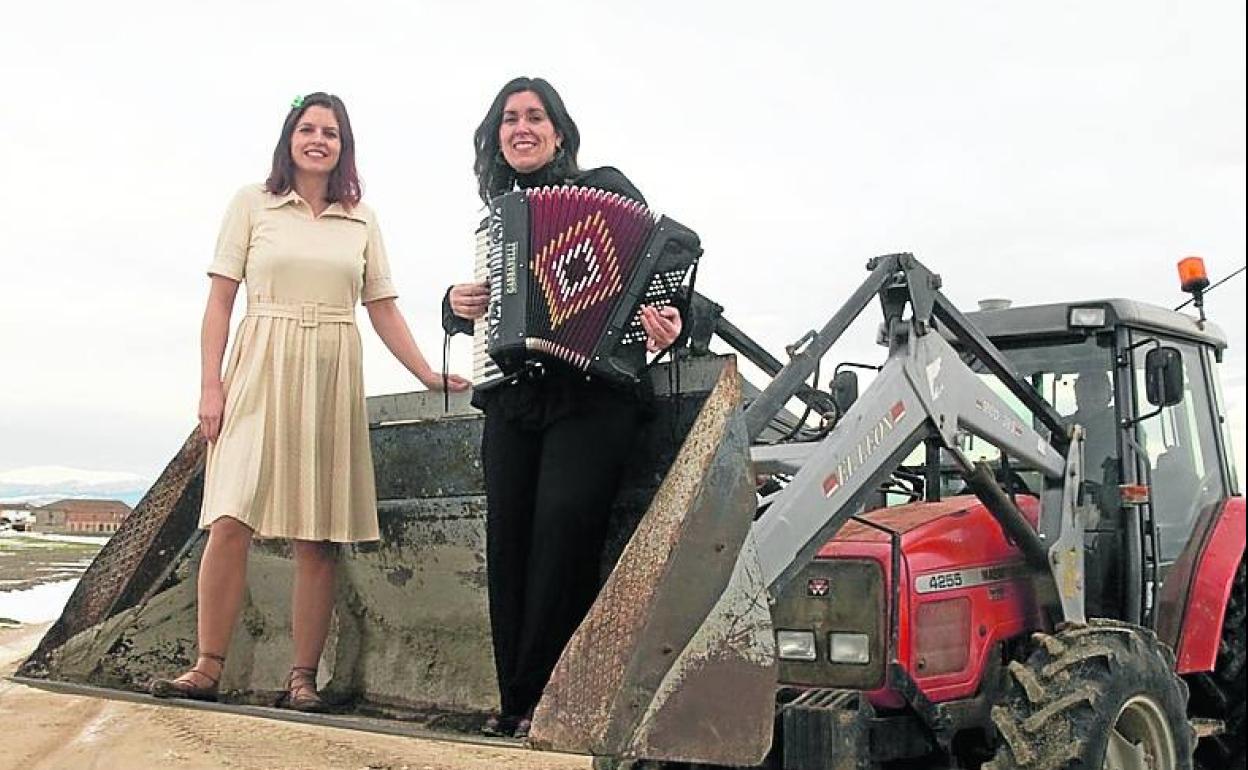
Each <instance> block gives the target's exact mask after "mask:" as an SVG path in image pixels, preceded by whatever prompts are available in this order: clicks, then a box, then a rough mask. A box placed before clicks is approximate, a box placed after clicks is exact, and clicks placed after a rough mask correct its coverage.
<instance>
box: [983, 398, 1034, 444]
mask: <svg viewBox="0 0 1248 770" xmlns="http://www.w3.org/2000/svg"><path fill="white" fill-rule="evenodd" d="M975 408H976V409H978V410H979V411H981V412H983V413H984V414H986V415H987V416H988V417H989V418H991V419H992V420H994V421H995V422H998V423H1000V424H1001V425H1003V426H1005V429H1006V430H1008V431H1009V432H1010V433H1013V434H1014V435H1015V436H1019V437H1021V436H1022V435H1023V426H1022V425H1020V424H1019V422H1018V420H1015V419H1014V417H1013V415H1010V414H1007V413H1005V412H1002V411H1001V410H1000V409H999V408H997V406H996V405H994V404H992V403H990V402H989V401H987V400H986V399H982V398H977V399H975Z"/></svg>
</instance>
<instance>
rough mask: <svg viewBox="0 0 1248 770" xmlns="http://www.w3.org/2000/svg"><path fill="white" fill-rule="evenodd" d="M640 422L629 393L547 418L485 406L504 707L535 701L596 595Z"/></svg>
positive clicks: (497, 657) (512, 710)
mask: <svg viewBox="0 0 1248 770" xmlns="http://www.w3.org/2000/svg"><path fill="white" fill-rule="evenodd" d="M500 411H502V410H500ZM639 422H640V407H639V406H638V405H637V404H636V403H635V402H633V401H632V400H630V399H626V398H621V399H594V400H593V401H592V403H589V404H582V405H579V406H578V408H577V409H576V410H574V411H572V412H571V413H567V414H563V415H561V416H559V417H558V418H556V419H554V420H553V421H549V422H547V421H546V420H541V419H537V420H534V419H525V418H523V417H520V416H517V415H515V414H510V415H509V414H507V413H506V412H505V411H503V413H501V414H500V413H499V412H498V411H495V410H490V409H487V410H486V417H485V427H484V435H483V437H482V447H481V454H482V458H483V462H484V468H485V489H486V503H487V506H488V513H487V518H486V538H487V542H486V557H487V560H488V563H487V571H488V582H489V596H490V624H491V626H492V628H493V635H494V663H495V666H496V670H497V673H498V686H499V694H500V698H501V704H502V712H503V714H505V715H509V716H522V715H524V714H526V713H527V712H529V711H530V710H531V709H532V708H533V707H534V706H536V705H537V701H538V700H539V699H540V698H541V694H542V690H543V689H544V688H545V687H546V682H547V680H548V679H549V678H550V674H551V671H552V670H553V669H554V667H555V664H556V663H557V662H558V660H559V654H560V653H561V652H562V651H563V647H564V645H565V644H567V642H568V640H569V639H570V638H571V636H572V633H573V632H574V631H575V630H576V627H577V626H578V625H579V624H580V622H581V620H582V619H584V617H585V614H586V612H587V611H588V610H589V607H590V605H591V604H593V601H594V598H595V597H596V596H597V595H598V590H599V588H600V581H599V563H600V560H601V556H602V547H603V540H604V538H605V535H606V529H607V520H608V515H609V512H610V508H611V503H612V501H613V500H614V499H615V495H616V492H617V491H618V489H619V484H620V478H621V476H622V474H623V469H624V467H625V464H626V463H627V461H628V459H629V455H630V451H631V450H632V449H633V445H634V440H635V438H636V436H637V433H638V428H639Z"/></svg>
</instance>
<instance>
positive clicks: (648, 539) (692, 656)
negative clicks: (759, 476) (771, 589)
mask: <svg viewBox="0 0 1248 770" xmlns="http://www.w3.org/2000/svg"><path fill="white" fill-rule="evenodd" d="M755 507H756V502H755V494H754V483H753V476H752V472H751V468H750V458H749V443H748V439H747V437H746V430H745V423H744V420H743V418H742V411H741V386H740V381H739V378H738V376H737V371H736V366H735V364H734V363H733V362H732V361H731V360H730V361H728V363H727V365H725V366H724V367H723V370H722V371H721V373H720V376H719V379H718V381H717V383H716V384H715V387H714V389H713V390H712V391H711V394H710V396H709V397H708V398H707V400H706V402H705V404H704V405H703V407H702V410H701V412H700V413H699V415H698V417H697V419H696V420H695V422H694V424H693V427H692V429H691V430H690V432H689V434H688V436H687V437H686V439H685V441H684V443H683V445H682V446H681V449H680V452H679V453H678V454H677V456H676V460H675V462H674V463H673V464H672V466H671V469H670V471H669V472H668V474H667V476H666V477H665V478H664V480H663V483H662V485H661V486H660V487H659V490H658V492H657V493H656V494H655V497H654V499H653V500H652V502H651V504H650V506H649V508H648V509H647V511H646V513H645V516H644V517H643V518H642V520H641V523H640V524H639V525H638V527H637V529H636V531H635V532H634V534H633V536H632V538H631V539H630V540H629V542H628V544H627V545H626V546H625V548H624V551H623V553H622V554H621V556H620V559H619V562H618V563H617V564H616V566H615V569H614V570H613V571H612V573H611V575H610V576H609V578H608V579H607V581H606V585H605V586H604V587H603V589H602V591H601V592H600V594H599V596H598V598H597V600H596V601H595V603H594V605H593V607H592V608H591V609H590V611H589V614H588V615H587V616H586V618H585V620H584V621H583V622H582V623H581V625H580V627H579V628H578V629H577V631H576V633H575V634H574V635H573V637H572V639H571V641H570V642H569V643H568V645H567V646H566V647H565V649H564V651H563V654H562V656H561V657H560V659H559V662H558V664H557V665H556V667H555V671H554V673H553V675H552V676H551V680H550V682H549V684H548V685H547V687H546V690H545V692H544V693H543V696H542V699H541V702H540V703H539V704H538V707H537V711H536V713H535V715H534V719H533V727H532V731H531V733H530V740H531V743H532V745H533V746H534V747H536V748H541V749H549V750H556V751H574V752H588V753H592V754H596V755H603V756H616V757H627V758H645V759H658V760H672V761H686V762H707V763H714V764H731V765H752V764H757V763H759V762H761V761H762V760H763V759H764V757H765V755H766V754H767V752H768V750H769V748H770V746H771V733H772V724H773V718H774V699H775V688H776V671H777V669H776V663H775V651H774V641H773V633H772V628H771V616H770V613H769V610H768V604H767V595H766V585H765V584H764V582H763V579H762V575H761V570H760V569H759V566H758V561H757V556H756V553H755V549H754V542H753V539H752V537H751V535H750V528H751V524H752V522H753V518H754V512H755Z"/></svg>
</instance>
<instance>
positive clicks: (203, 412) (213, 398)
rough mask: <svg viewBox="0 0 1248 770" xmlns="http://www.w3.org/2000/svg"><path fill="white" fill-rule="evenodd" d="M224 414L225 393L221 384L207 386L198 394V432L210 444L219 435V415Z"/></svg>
mask: <svg viewBox="0 0 1248 770" xmlns="http://www.w3.org/2000/svg"><path fill="white" fill-rule="evenodd" d="M224 412H225V391H224V390H223V389H222V388H221V383H217V384H216V386H215V387H214V386H212V385H208V386H205V387H204V388H203V390H202V391H201V392H200V394H199V432H200V434H201V435H202V436H203V437H204V439H205V440H206V441H208V442H209V443H212V442H214V441H216V440H217V436H218V435H220V433H221V415H222V413H224Z"/></svg>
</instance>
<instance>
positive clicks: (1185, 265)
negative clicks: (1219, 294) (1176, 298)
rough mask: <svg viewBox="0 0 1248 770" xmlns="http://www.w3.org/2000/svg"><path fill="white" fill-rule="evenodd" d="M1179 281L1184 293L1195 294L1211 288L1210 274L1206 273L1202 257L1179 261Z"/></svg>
mask: <svg viewBox="0 0 1248 770" xmlns="http://www.w3.org/2000/svg"><path fill="white" fill-rule="evenodd" d="M1179 281H1180V282H1181V283H1182V284H1183V291H1185V292H1187V293H1189V294H1195V293H1197V292H1199V291H1203V290H1205V289H1206V288H1208V286H1209V274H1208V273H1207V272H1205V260H1203V259H1201V258H1200V257H1186V258H1184V259H1180V260H1179Z"/></svg>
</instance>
